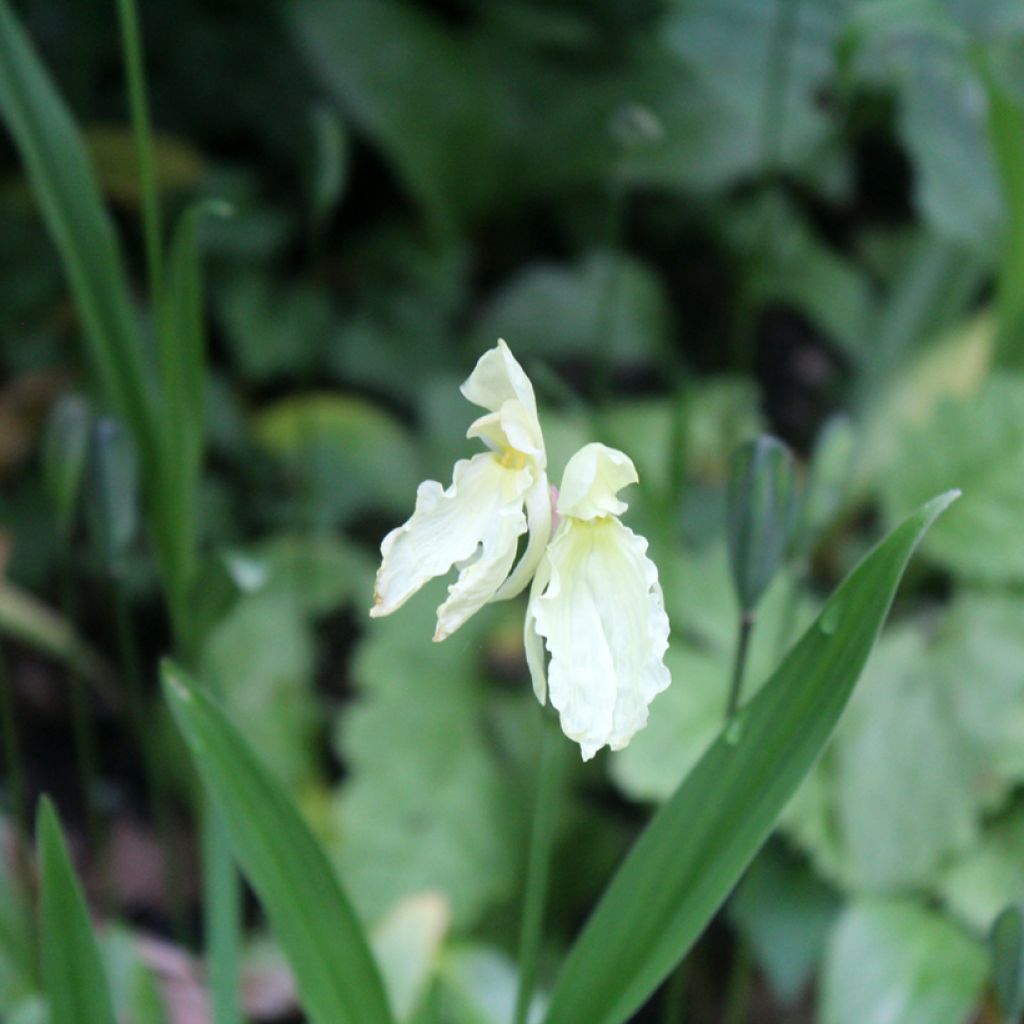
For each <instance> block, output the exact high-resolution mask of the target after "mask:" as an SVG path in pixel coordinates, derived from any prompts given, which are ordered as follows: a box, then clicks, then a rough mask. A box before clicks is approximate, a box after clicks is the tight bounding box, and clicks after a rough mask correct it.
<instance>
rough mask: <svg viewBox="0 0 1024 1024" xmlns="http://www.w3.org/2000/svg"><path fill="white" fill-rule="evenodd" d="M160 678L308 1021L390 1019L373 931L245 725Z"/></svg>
mask: <svg viewBox="0 0 1024 1024" xmlns="http://www.w3.org/2000/svg"><path fill="white" fill-rule="evenodd" d="M163 682H164V692H165V694H166V697H167V701H168V703H169V704H170V707H171V710H172V712H173V713H174V717H175V720H176V721H177V723H178V726H179V728H180V729H181V731H182V733H183V735H184V736H185V739H186V740H187V742H188V745H189V748H190V750H191V752H192V756H193V758H194V760H195V764H196V768H197V769H198V771H199V774H200V776H201V777H202V779H203V782H204V784H205V785H206V787H207V789H208V790H209V791H210V793H211V795H212V796H213V798H214V800H215V801H216V802H217V806H218V809H219V810H220V812H221V814H222V816H223V819H224V822H225V824H226V827H227V831H228V835H229V837H230V841H231V845H232V847H233V849H234V851H235V855H236V856H237V857H238V861H239V863H240V865H241V867H242V870H243V872H244V873H245V875H246V877H247V878H248V879H249V881H250V883H251V884H252V886H253V888H254V889H255V890H256V893H257V895H258V896H259V897H260V899H261V901H262V902H263V905H264V907H265V908H266V911H267V915H268V917H269V918H270V923H271V927H272V929H273V931H274V934H275V935H276V936H277V938H278V940H279V941H280V943H281V945H282V947H283V949H284V951H285V954H286V955H287V957H288V960H289V962H290V963H291V966H292V970H293V971H294V972H295V979H296V984H297V986H298V990H299V995H300V999H301V1001H302V1004H303V1006H304V1007H305V1009H306V1011H307V1013H308V1014H309V1016H310V1019H311V1020H312V1021H314V1022H315V1024H387V1022H390V1020H391V1016H390V1013H389V1012H388V1007H387V1000H386V997H385V995H384V988H383V984H382V982H381V978H380V974H379V973H378V970H377V967H376V965H375V963H374V961H373V957H372V955H371V953H370V950H369V947H368V945H367V940H366V936H365V934H364V933H363V930H362V928H361V927H360V924H359V922H358V920H357V919H356V916H355V914H354V913H353V911H352V908H351V906H350V904H349V901H348V898H347V896H346V895H345V893H344V891H343V890H342V888H341V885H340V883H339V882H338V879H337V876H336V875H335V874H334V871H333V870H332V869H331V866H330V864H329V862H328V860H327V858H326V856H325V855H324V852H323V850H322V849H321V848H320V846H319V845H318V843H317V841H316V839H314V837H313V835H312V833H311V832H310V829H309V826H308V825H307V824H306V823H305V822H304V821H303V819H302V818H301V817H300V815H299V813H298V811H297V810H296V809H295V806H294V804H293V803H292V802H291V801H290V800H289V798H288V797H287V796H286V794H285V792H284V790H283V789H282V788H281V786H280V784H279V783H278V782H277V781H275V779H274V778H273V777H272V776H271V775H270V773H269V772H268V771H267V770H266V769H265V768H264V767H263V766H262V765H261V764H260V762H259V761H258V760H257V759H256V756H255V755H254V754H253V752H252V750H251V749H250V748H249V746H248V745H247V744H246V742H245V741H244V740H243V739H242V737H241V735H240V734H239V733H238V731H237V730H236V729H235V728H234V727H233V726H232V725H231V724H230V723H229V722H228V721H227V719H226V718H225V717H224V715H223V713H222V712H221V711H220V710H218V708H217V707H216V706H215V705H214V704H213V702H212V701H211V700H210V699H209V698H208V697H207V696H205V694H203V693H202V692H200V691H199V689H198V688H197V687H196V686H195V684H194V683H193V682H192V681H191V680H189V679H188V677H187V676H186V675H185V674H184V673H183V672H182V671H181V670H180V669H178V668H177V667H176V666H174V665H172V664H169V663H168V664H165V666H164V668H163Z"/></svg>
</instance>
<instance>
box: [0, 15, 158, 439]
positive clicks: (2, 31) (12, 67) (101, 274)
mask: <svg viewBox="0 0 1024 1024" xmlns="http://www.w3.org/2000/svg"><path fill="white" fill-rule="evenodd" d="M0 117H2V118H3V120H4V122H5V123H6V125H7V128H8V130H9V131H10V133H11V135H12V137H13V139H14V141H15V144H16V145H17V147H18V150H19V152H20V154H21V157H22V160H23V161H24V163H25V168H26V171H27V172H28V176H29V179H30V181H31V183H32V186H33V190H34V192H35V196H36V200H37V202H38V203H39V204H40V206H41V208H42V212H43V216H44V217H45V219H46V223H47V227H48V228H49V231H50V234H51V235H52V236H53V238H54V240H55V241H56V243H57V247H58V249H59V250H60V253H61V257H62V259H63V261H64V269H65V271H66V273H67V275H68V280H69V282H70V285H71V290H72V292H73V294H74V297H75V302H76V304H77V307H78V311H79V313H80V315H81V317H82V321H83V327H84V330H85V336H86V341H87V343H88V352H89V356H90V359H91V360H92V362H93V364H94V365H95V367H96V371H97V374H98V376H99V378H100V381H101V382H102V384H103V387H104V390H105V392H106V394H107V397H108V398H109V400H110V402H111V403H112V404H113V406H114V409H115V410H116V411H117V412H118V413H119V414H120V415H121V416H122V417H123V418H124V419H125V420H126V421H127V422H128V423H130V424H131V426H132V430H133V431H134V432H135V434H136V436H137V439H138V441H139V445H140V447H141V448H142V449H143V451H144V452H145V453H146V455H147V456H151V455H152V454H153V443H154V440H155V437H154V430H153V422H152V411H153V410H152V394H151V388H150V382H149V380H148V378H147V376H146V373H145V370H144V366H143V362H142V351H141V347H140V338H139V332H138V331H137V329H136V324H135V314H134V311H133V310H132V306H131V299H130V292H129V288H128V281H127V278H126V275H125V271H124V267H123V265H122V262H121V253H120V250H119V247H118V244H117V239H116V237H115V234H114V230H113V226H112V224H111V222H110V218H109V217H108V215H107V212H106V210H105V209H104V208H103V202H102V199H101V197H100V194H99V190H98V189H97V187H96V182H95V180H94V178H93V174H92V169H91V168H90V166H89V162H88V159H87V156H86V152H85V147H84V145H83V143H82V139H81V136H80V135H79V133H78V130H77V128H76V127H75V124H74V122H73V121H72V119H71V115H70V113H69V112H68V110H67V107H66V106H65V105H64V102H63V100H62V99H61V97H60V96H59V95H58V93H57V91H56V89H55V88H54V85H53V82H52V80H51V79H50V76H49V74H48V72H47V71H46V69H45V68H44V67H43V65H42V63H41V62H40V60H39V58H38V56H37V54H36V53H35V51H34V49H33V48H32V45H31V43H30V42H29V39H28V37H27V36H26V34H25V32H24V29H23V28H22V27H21V25H20V24H19V23H18V21H17V19H16V18H15V16H14V14H13V13H12V12H11V9H10V7H9V5H8V2H7V0H0Z"/></svg>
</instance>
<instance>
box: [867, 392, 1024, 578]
mask: <svg viewBox="0 0 1024 1024" xmlns="http://www.w3.org/2000/svg"><path fill="white" fill-rule="evenodd" d="M894 448H895V451H894V455H893V458H892V461H891V462H890V465H889V467H888V469H887V470H886V473H885V476H884V479H883V499H884V505H885V509H886V512H887V513H888V516H889V519H890V521H894V520H895V519H897V518H898V517H899V516H901V515H903V514H905V513H906V511H907V510H908V509H911V508H914V506H915V505H917V504H918V503H919V502H920V501H921V500H922V499H923V498H925V497H927V495H928V494H934V493H935V491H936V490H940V489H941V488H943V487H949V486H953V482H954V481H955V486H957V487H961V488H962V489H963V492H964V499H963V501H962V502H961V503H960V504H958V505H957V507H956V509H955V510H954V511H953V512H952V513H951V514H950V515H949V516H948V517H946V518H945V519H944V520H943V521H942V522H941V523H939V524H938V526H937V527H936V529H935V530H934V531H933V532H932V533H931V534H930V535H929V536H928V539H927V540H926V541H925V543H924V546H923V548H922V553H923V554H924V555H925V556H926V557H927V558H929V559H931V560H932V561H934V562H937V563H938V564H940V565H942V566H944V567H945V568H947V569H950V570H952V571H954V572H956V573H958V574H960V575H962V576H966V577H968V578H970V579H976V580H980V581H984V582H987V583H997V582H999V583H1012V582H1016V581H1020V580H1022V579H1024V534H1022V532H1021V530H1020V509H1021V508H1022V507H1024V377H1020V376H1016V375H1010V374H1003V375H1001V376H995V377H993V378H992V379H991V380H990V381H989V382H988V383H987V385H986V386H985V387H984V388H983V389H982V390H981V391H980V392H978V393H977V395H975V396H973V397H971V398H968V399H966V400H961V401H956V400H952V399H950V400H947V401H946V402H943V403H940V404H939V405H938V406H936V407H935V408H934V410H933V412H932V414H931V415H930V416H929V417H928V419H927V421H926V422H925V423H924V424H923V425H922V426H920V427H918V428H917V429H912V430H908V431H906V432H905V433H904V434H903V435H902V436H899V437H897V438H896V439H895V445H894Z"/></svg>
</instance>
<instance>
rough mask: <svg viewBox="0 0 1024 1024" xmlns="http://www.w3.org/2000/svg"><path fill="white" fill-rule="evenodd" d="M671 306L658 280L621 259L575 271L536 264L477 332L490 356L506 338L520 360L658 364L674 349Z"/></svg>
mask: <svg viewBox="0 0 1024 1024" xmlns="http://www.w3.org/2000/svg"><path fill="white" fill-rule="evenodd" d="M668 335H669V310H668V302H667V299H666V296H665V293H664V290H663V288H662V286H661V283H660V282H659V281H658V279H657V277H656V276H655V275H654V274H653V273H652V272H651V270H650V269H649V268H648V267H646V266H645V265H644V264H643V263H641V262H640V261H639V260H637V259H636V258H635V257H632V256H629V255H627V254H625V253H622V252H610V251H596V252H591V253H590V254H589V255H588V256H587V257H585V258H584V259H583V260H582V261H581V262H580V263H579V264H577V265H575V266H563V265H560V264H554V263H535V264H533V265H531V266H529V267H527V268H526V269H525V270H523V271H521V272H520V273H519V274H517V275H516V276H515V277H514V278H513V279H512V280H511V281H509V282H507V283H506V284H505V285H504V286H503V287H502V288H501V289H500V290H499V291H498V293H497V294H496V295H495V296H494V297H493V298H492V299H491V300H490V302H489V303H488V304H487V307H486V308H485V310H484V312H483V314H482V316H481V318H480V320H479V321H478V323H477V325H476V328H475V330H474V338H475V339H476V346H477V347H478V348H480V349H481V350H483V349H484V348H488V347H490V346H492V345H493V344H494V339H495V338H499V337H501V338H506V339H508V341H509V344H510V345H511V346H512V348H513V350H514V351H515V353H516V356H517V358H522V357H524V356H544V357H546V358H548V359H554V360H557V359H573V358H587V359H591V358H599V357H600V355H601V354H602V353H603V354H604V355H605V356H606V357H607V358H608V359H609V360H611V361H612V362H614V363H620V364H621V363H625V364H631V365H636V364H638V363H640V364H644V363H646V364H648V365H649V364H651V363H652V362H656V361H657V359H658V357H659V356H660V354H661V353H662V352H663V351H664V349H665V346H666V345H667V343H668Z"/></svg>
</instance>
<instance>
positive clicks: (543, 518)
mask: <svg viewBox="0 0 1024 1024" xmlns="http://www.w3.org/2000/svg"><path fill="white" fill-rule="evenodd" d="M526 517H527V520H528V521H529V525H530V539H529V541H528V542H527V545H526V550H525V551H524V552H523V557H522V558H520V559H519V564H518V565H517V566H516V567H515V569H513V570H512V573H511V574H510V575H509V578H508V579H507V580H505V582H504V583H502V585H501V586H500V587H499V588H498V590H497V592H496V593H495V595H494V597H492V598H491V600H492V601H507V600H508V599H509V598H510V597H516V596H517V595H519V594H521V593H522V591H523V589H524V588H525V587H526V584H527V583H529V582H530V577H531V576H532V575H533V574H534V572H535V571H536V570H537V566H538V565H539V564H540V560H541V559H542V558H543V557H544V550H545V548H547V546H548V541H549V540H550V539H551V488H550V487H549V486H548V478H547V476H546V475H545V474H544V473H541V475H540V477H539V479H538V480H537V482H536V483H535V484H534V485H533V486H532V487H531V488H530V490H529V491H528V492H527V494H526Z"/></svg>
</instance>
